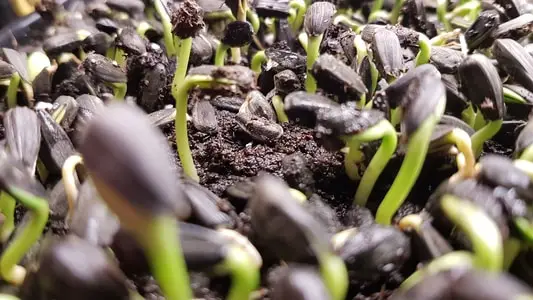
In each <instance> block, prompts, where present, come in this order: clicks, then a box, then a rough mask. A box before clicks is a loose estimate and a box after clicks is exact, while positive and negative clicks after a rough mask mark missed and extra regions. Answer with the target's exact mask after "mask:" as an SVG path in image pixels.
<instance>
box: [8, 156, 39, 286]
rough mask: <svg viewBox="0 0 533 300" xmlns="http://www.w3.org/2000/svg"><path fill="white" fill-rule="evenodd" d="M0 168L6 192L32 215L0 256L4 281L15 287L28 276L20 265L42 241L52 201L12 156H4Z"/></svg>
mask: <svg viewBox="0 0 533 300" xmlns="http://www.w3.org/2000/svg"><path fill="white" fill-rule="evenodd" d="M0 165H1V167H0V184H1V185H2V190H3V193H7V194H9V195H10V197H12V198H13V199H15V200H16V201H18V202H20V203H22V205H23V206H25V207H26V208H28V209H29V210H30V211H31V212H32V214H31V215H30V216H29V218H28V221H27V223H26V225H25V226H24V227H23V228H22V230H21V231H20V232H19V233H18V234H17V235H16V236H15V237H14V238H13V240H12V241H11V243H10V244H9V245H8V246H7V248H6V249H5V250H4V252H3V253H2V256H1V257H0V275H1V276H2V278H3V279H4V280H5V281H7V282H9V283H11V284H14V285H20V284H22V282H23V280H24V278H25V276H26V269H24V268H23V267H22V266H19V265H17V264H18V263H19V262H20V261H21V260H22V258H23V257H24V255H26V253H27V252H28V250H30V248H31V247H32V245H33V244H34V243H35V242H36V241H37V240H38V239H39V238H40V236H41V234H42V232H43V230H44V227H45V225H46V222H47V221H48V213H49V209H48V201H47V200H46V196H45V195H46V191H45V190H44V188H43V186H42V185H41V184H40V183H39V182H37V181H36V180H35V179H34V178H33V177H32V175H30V174H29V173H28V172H27V171H26V168H25V167H24V165H22V164H21V163H19V162H17V161H16V160H13V159H12V158H10V157H4V161H3V162H2V164H0ZM4 199H5V198H4ZM4 199H1V200H4Z"/></svg>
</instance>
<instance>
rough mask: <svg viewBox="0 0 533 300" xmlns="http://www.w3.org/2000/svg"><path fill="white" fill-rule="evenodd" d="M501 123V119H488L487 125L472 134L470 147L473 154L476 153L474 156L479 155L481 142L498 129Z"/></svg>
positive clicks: (494, 133)
mask: <svg viewBox="0 0 533 300" xmlns="http://www.w3.org/2000/svg"><path fill="white" fill-rule="evenodd" d="M502 124H503V120H495V121H489V122H488V123H487V125H485V126H484V127H483V128H481V129H480V130H478V131H476V133H474V135H472V137H471V139H472V149H473V150H474V155H476V157H479V156H480V155H481V151H482V150H483V144H484V143H485V142H486V141H487V140H489V139H491V138H492V137H493V136H495V135H496V134H497V133H498V131H500V128H501V127H502Z"/></svg>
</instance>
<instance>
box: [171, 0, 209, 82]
mask: <svg viewBox="0 0 533 300" xmlns="http://www.w3.org/2000/svg"><path fill="white" fill-rule="evenodd" d="M172 26H173V29H172V30H173V31H172V32H173V34H174V36H173V40H174V43H175V46H176V47H175V50H176V51H177V57H176V60H177V63H176V72H175V73H174V79H173V84H177V83H179V82H182V81H183V79H184V78H185V75H186V74H187V67H188V65H189V57H190V55H191V48H192V40H193V37H194V36H196V35H197V34H198V32H199V31H200V30H201V29H202V28H203V27H204V26H205V24H204V21H203V19H202V8H201V7H200V6H199V5H198V4H197V3H196V2H195V1H192V0H186V1H183V2H180V3H179V4H178V6H177V9H175V10H174V12H173V14H172Z"/></svg>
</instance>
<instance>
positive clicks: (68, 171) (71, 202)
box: [61, 155, 83, 219]
mask: <svg viewBox="0 0 533 300" xmlns="http://www.w3.org/2000/svg"><path fill="white" fill-rule="evenodd" d="M82 163H83V158H82V157H81V156H80V155H72V156H70V157H69V158H67V159H66V160H65V162H64V163H63V167H62V168H61V177H62V179H63V186H64V187H65V195H66V196H67V203H68V212H67V219H69V218H72V215H73V212H74V206H75V203H76V200H77V199H78V186H77V184H76V176H75V174H76V166H77V165H79V164H82Z"/></svg>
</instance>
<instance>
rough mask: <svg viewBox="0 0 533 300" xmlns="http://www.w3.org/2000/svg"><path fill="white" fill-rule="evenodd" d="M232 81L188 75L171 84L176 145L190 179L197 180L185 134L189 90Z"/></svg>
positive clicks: (208, 76)
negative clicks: (174, 106)
mask: <svg viewBox="0 0 533 300" xmlns="http://www.w3.org/2000/svg"><path fill="white" fill-rule="evenodd" d="M232 84H235V82H234V81H232V80H228V79H225V78H215V77H212V76H210V75H188V76H187V77H185V79H184V81H183V82H182V83H181V84H175V85H173V86H172V96H173V97H174V99H175V100H176V119H175V127H176V147H177V148H178V155H179V158H180V161H181V165H182V167H183V172H184V173H185V174H186V175H187V176H188V177H189V178H191V179H193V180H195V181H199V180H200V179H199V177H198V173H197V172H196V167H195V166H194V161H193V159H192V154H191V148H190V146H189V137H188V135H187V101H188V98H189V90H191V89H192V88H195V87H199V88H210V87H213V86H216V85H232Z"/></svg>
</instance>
